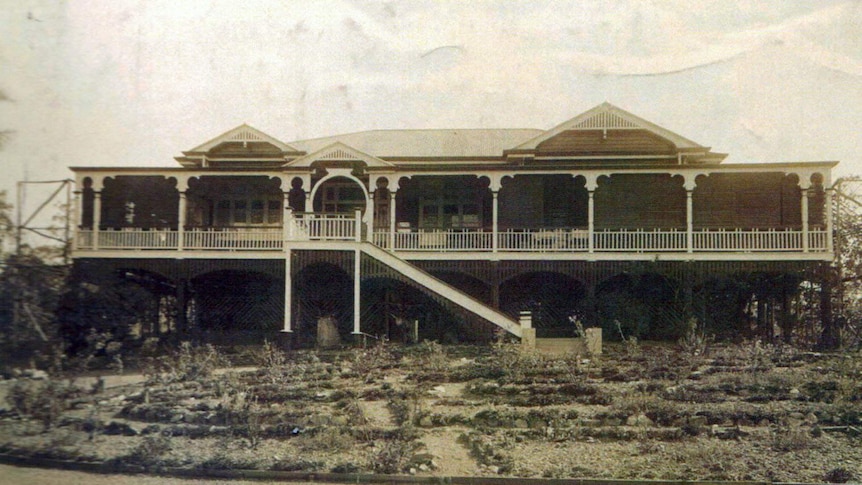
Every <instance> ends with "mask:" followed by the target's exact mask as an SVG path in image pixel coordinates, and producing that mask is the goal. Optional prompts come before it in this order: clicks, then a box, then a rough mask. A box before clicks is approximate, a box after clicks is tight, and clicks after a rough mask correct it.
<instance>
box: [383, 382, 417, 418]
mask: <svg viewBox="0 0 862 485" xmlns="http://www.w3.org/2000/svg"><path fill="white" fill-rule="evenodd" d="M419 397H420V396H419V391H418V390H416V389H412V390H410V391H404V392H399V393H395V395H394V396H393V397H392V398H391V399H389V402H387V403H386V407H388V408H389V412H390V413H392V419H393V421H395V424H397V425H398V426H403V425H412V424H415V422H416V421H417V420H418V418H419V417H420V415H421V414H422V413H423V409H422V401H421V399H420V398H419Z"/></svg>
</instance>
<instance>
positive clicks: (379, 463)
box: [371, 439, 420, 474]
mask: <svg viewBox="0 0 862 485" xmlns="http://www.w3.org/2000/svg"><path fill="white" fill-rule="evenodd" d="M419 447H420V445H419V444H418V443H416V442H413V441H406V440H400V439H395V440H386V441H385V442H383V446H382V447H380V449H378V450H377V451H376V452H375V453H374V454H373V456H372V461H371V469H372V470H374V472H375V473H386V474H393V473H400V472H402V471H404V467H405V466H406V465H407V463H409V461H410V458H412V457H413V454H414V453H415V452H416V450H418V449H419Z"/></svg>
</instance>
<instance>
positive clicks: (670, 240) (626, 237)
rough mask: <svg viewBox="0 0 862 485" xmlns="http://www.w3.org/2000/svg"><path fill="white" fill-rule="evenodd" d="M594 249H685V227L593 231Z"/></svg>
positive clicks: (654, 250)
mask: <svg viewBox="0 0 862 485" xmlns="http://www.w3.org/2000/svg"><path fill="white" fill-rule="evenodd" d="M594 237H595V241H594V243H595V250H596V251H611V252H613V251H637V252H643V251H646V252H660V251H685V250H686V231H685V229H634V230H629V229H622V230H613V231H612V230H601V231H595V233H594Z"/></svg>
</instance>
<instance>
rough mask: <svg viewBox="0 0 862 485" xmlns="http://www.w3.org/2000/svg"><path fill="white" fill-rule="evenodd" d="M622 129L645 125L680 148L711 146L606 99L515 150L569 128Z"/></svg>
mask: <svg viewBox="0 0 862 485" xmlns="http://www.w3.org/2000/svg"><path fill="white" fill-rule="evenodd" d="M609 129H613V130H619V129H624V130H625V129H642V130H647V131H649V132H651V133H653V134H655V135H658V136H660V137H662V138H664V139H666V140H668V141H670V142H672V143H673V144H674V145H676V147H677V148H679V149H702V150H705V151H709V148H708V147H704V146H702V145H699V144H698V143H695V142H693V141H691V140H689V139H688V138H685V137H683V136H680V135H677V134H676V133H674V132H672V131H670V130H667V129H665V128H662V127H661V126H658V125H656V124H655V123H651V122H649V121H647V120H645V119H643V118H641V117H639V116H636V115H633V114H631V113H629V112H628V111H626V110H624V109H621V108H618V107H616V106H614V105H612V104H610V103H607V102H606V103H602V104H600V105H598V106H596V107H595V108H593V109H591V110H589V111H586V112H584V113H581V114H579V115H578V116H576V117H574V118H572V119H570V120H568V121H565V122H563V123H560V124H559V125H557V126H555V127H553V128H551V129H550V130H548V131H545V132H543V133H542V134H540V135H539V136H536V137H534V138H531V139H530V140H527V141H525V142H523V143H521V144H520V145H518V146H516V147H514V150H533V149H535V148H536V147H538V146H539V144H541V143H542V142H544V141H547V140H549V139H551V138H553V137H555V136H557V135H559V134H560V133H563V132H564V131H569V130H609Z"/></svg>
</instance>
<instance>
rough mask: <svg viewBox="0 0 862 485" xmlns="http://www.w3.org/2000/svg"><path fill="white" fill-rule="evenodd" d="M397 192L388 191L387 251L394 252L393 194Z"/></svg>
mask: <svg viewBox="0 0 862 485" xmlns="http://www.w3.org/2000/svg"><path fill="white" fill-rule="evenodd" d="M397 193H398V191H397V190H392V189H390V190H389V250H390V251H395V194H397Z"/></svg>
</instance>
